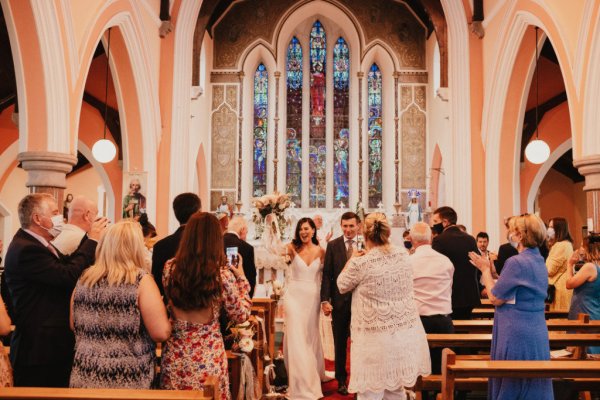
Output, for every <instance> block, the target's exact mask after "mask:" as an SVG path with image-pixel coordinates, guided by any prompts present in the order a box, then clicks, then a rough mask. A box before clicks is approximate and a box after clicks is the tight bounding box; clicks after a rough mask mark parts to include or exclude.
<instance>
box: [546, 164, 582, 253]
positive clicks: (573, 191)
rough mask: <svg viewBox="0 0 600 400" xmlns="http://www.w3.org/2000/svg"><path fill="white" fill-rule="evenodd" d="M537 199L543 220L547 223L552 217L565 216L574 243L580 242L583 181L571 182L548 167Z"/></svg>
mask: <svg viewBox="0 0 600 400" xmlns="http://www.w3.org/2000/svg"><path fill="white" fill-rule="evenodd" d="M538 199H539V200H538V204H539V209H540V217H541V218H542V219H543V220H544V222H546V223H548V221H549V220H550V218H553V217H563V218H566V219H567V221H568V222H569V230H570V232H571V236H572V237H573V240H574V244H575V245H579V244H581V238H582V235H581V227H582V225H583V224H584V223H585V214H586V211H585V210H586V209H585V207H586V206H585V194H584V193H583V183H573V181H571V180H570V179H569V178H567V177H566V176H564V175H563V174H561V173H560V172H557V171H555V170H553V169H550V171H549V172H548V174H547V175H546V177H545V178H544V180H543V181H542V184H541V185H540V195H539V198H538Z"/></svg>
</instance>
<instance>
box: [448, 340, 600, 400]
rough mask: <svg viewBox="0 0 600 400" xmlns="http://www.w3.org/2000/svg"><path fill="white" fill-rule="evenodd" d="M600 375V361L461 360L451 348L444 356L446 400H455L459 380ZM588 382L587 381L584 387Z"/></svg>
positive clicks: (591, 378) (590, 377) (593, 379)
mask: <svg viewBox="0 0 600 400" xmlns="http://www.w3.org/2000/svg"><path fill="white" fill-rule="evenodd" d="M598 376H600V361H559V360H550V361H490V360H475V359H461V358H458V357H457V356H456V355H455V354H454V352H452V350H450V349H444V351H443V355H442V393H441V397H442V400H453V399H454V390H455V389H457V386H456V384H457V380H458V379H464V378H491V377H498V378H506V377H513V378H517V377H518V378H556V377H560V378H572V379H575V380H576V381H577V380H580V379H583V380H588V381H587V383H588V384H589V385H591V384H592V382H596V381H597V380H598ZM585 383H586V381H584V384H585Z"/></svg>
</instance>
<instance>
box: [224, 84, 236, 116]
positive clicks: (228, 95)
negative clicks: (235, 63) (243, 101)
mask: <svg viewBox="0 0 600 400" xmlns="http://www.w3.org/2000/svg"><path fill="white" fill-rule="evenodd" d="M225 101H226V102H227V104H229V106H230V107H231V108H232V109H233V110H236V111H237V108H238V106H237V103H238V88H237V86H233V85H227V88H226V89H225Z"/></svg>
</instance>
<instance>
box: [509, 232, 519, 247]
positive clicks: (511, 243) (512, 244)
mask: <svg viewBox="0 0 600 400" xmlns="http://www.w3.org/2000/svg"><path fill="white" fill-rule="evenodd" d="M508 242H509V243H510V245H511V246H512V247H514V248H515V249H516V248H517V247H518V246H519V242H516V241H514V240H513V236H512V235H508Z"/></svg>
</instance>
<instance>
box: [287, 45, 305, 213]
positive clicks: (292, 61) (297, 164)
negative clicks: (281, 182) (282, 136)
mask: <svg viewBox="0 0 600 400" xmlns="http://www.w3.org/2000/svg"><path fill="white" fill-rule="evenodd" d="M286 78H287V114H286V115H287V121H286V128H287V129H286V131H287V136H286V186H285V189H286V193H288V194H289V195H290V200H291V201H292V202H294V203H295V204H296V206H297V207H300V206H301V195H302V46H300V42H299V41H298V38H296V37H295V36H294V37H293V38H292V40H291V41H290V44H289V46H288V50H287V65H286Z"/></svg>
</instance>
